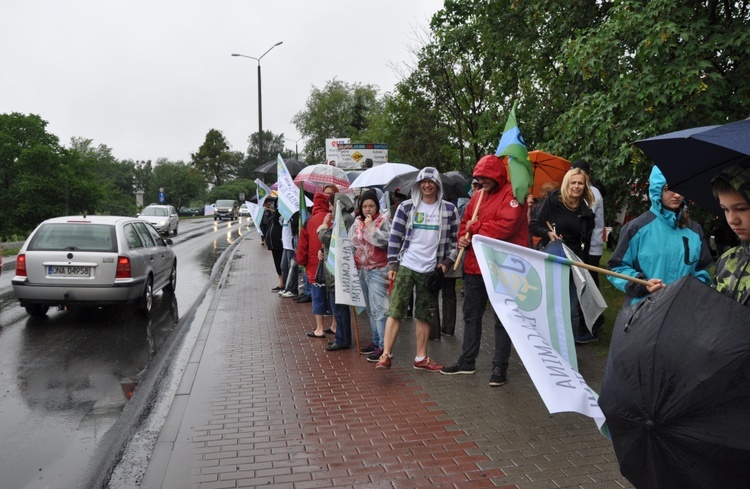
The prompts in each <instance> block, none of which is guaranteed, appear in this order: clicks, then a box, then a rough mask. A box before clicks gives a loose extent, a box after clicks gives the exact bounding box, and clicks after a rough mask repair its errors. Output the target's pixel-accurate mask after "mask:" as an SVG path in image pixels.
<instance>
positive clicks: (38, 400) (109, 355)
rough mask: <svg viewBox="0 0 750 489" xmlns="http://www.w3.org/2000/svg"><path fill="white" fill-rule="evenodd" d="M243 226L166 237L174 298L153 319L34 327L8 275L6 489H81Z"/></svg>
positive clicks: (95, 317)
mask: <svg viewBox="0 0 750 489" xmlns="http://www.w3.org/2000/svg"><path fill="white" fill-rule="evenodd" d="M248 221H249V220H248V219H247V218H242V219H241V221H240V223H237V222H233V223H232V222H228V221H223V222H215V221H213V219H211V218H204V219H193V220H183V221H181V222H180V228H179V234H178V235H177V236H175V237H172V240H173V247H174V249H175V253H176V254H177V260H178V265H177V291H176V293H175V294H172V295H169V294H164V293H160V294H159V295H158V296H156V298H155V304H154V311H153V314H152V315H151V317H150V318H149V319H144V318H141V317H138V315H136V314H131V313H130V312H129V311H128V310H123V309H119V308H107V309H101V310H88V311H87V310H83V311H56V310H50V311H49V313H48V315H47V317H46V318H41V319H40V318H30V317H29V316H28V315H27V314H26V311H25V310H24V309H23V308H21V307H20V306H19V305H18V302H17V301H16V300H15V297H14V296H13V292H12V289H11V287H10V279H11V277H12V275H13V272H9V271H4V272H3V274H2V276H0V434H2V436H1V437H0V474H2V482H0V485H2V487H13V488H37V487H38V488H47V487H49V488H53V487H61V488H62V487H76V486H77V485H78V484H77V482H80V480H81V478H82V477H83V475H84V471H85V470H86V468H87V466H88V463H89V461H90V459H91V458H92V456H93V454H94V451H95V450H96V447H97V443H98V442H99V441H100V440H101V439H102V437H103V436H104V434H105V433H106V432H107V430H108V429H109V428H110V427H112V425H113V424H114V423H115V422H116V421H117V419H118V417H119V415H120V413H121V411H122V408H123V406H124V405H125V404H126V403H127V401H128V399H129V398H130V396H131V395H133V391H134V388H135V386H136V385H137V382H138V379H139V378H140V377H141V376H143V375H144V374H145V372H146V370H147V369H148V367H149V361H150V360H151V359H152V358H153V356H154V355H155V353H156V352H157V351H158V350H159V348H162V347H166V345H167V342H168V339H169V338H170V334H171V333H173V331H174V329H175V327H176V326H177V321H178V318H179V312H180V311H182V312H183V313H184V312H185V311H187V310H188V309H190V308H191V307H192V306H193V304H194V303H195V301H196V299H198V297H199V295H200V292H201V290H202V289H203V287H204V285H205V284H206V281H207V280H208V279H209V277H210V275H211V271H212V268H213V265H214V263H215V262H216V259H217V258H218V257H219V255H220V254H221V253H222V251H224V250H225V249H227V247H229V245H230V244H231V243H232V242H233V241H234V240H236V239H237V238H238V237H239V236H241V235H242V234H245V233H249V232H251V231H252V228H251V227H250V225H249V222H248ZM252 232H254V231H252ZM183 323H184V322H183ZM187 326H188V325H186V324H180V327H182V328H184V327H187ZM135 395H138V394H135Z"/></svg>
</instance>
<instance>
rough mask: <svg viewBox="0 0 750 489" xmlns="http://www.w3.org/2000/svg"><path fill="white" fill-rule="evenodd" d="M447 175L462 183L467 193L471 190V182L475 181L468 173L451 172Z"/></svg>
mask: <svg viewBox="0 0 750 489" xmlns="http://www.w3.org/2000/svg"><path fill="white" fill-rule="evenodd" d="M445 174H446V175H448V176H449V177H451V178H454V179H456V180H458V181H459V182H461V183H462V184H463V186H464V188H465V189H466V192H467V193H468V192H469V191H470V190H471V181H472V180H473V179H474V177H472V176H471V175H469V174H468V173H464V172H462V171H458V170H451V171H447V172H445Z"/></svg>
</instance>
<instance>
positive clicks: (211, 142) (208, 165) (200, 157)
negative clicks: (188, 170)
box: [191, 129, 241, 186]
mask: <svg viewBox="0 0 750 489" xmlns="http://www.w3.org/2000/svg"><path fill="white" fill-rule="evenodd" d="M191 157H192V162H191V164H192V165H193V166H194V167H195V168H196V169H197V170H198V171H200V172H201V173H203V175H204V176H205V177H206V180H207V181H209V182H211V183H212V184H214V185H217V186H219V185H221V184H223V183H224V182H226V181H228V180H231V179H232V178H234V177H235V175H236V174H235V173H234V172H235V171H236V169H237V167H238V166H239V162H238V161H237V155H236V154H233V152H231V151H230V150H229V143H228V142H227V140H226V138H225V137H224V135H223V134H222V133H221V132H220V131H218V130H216V129H211V130H210V131H208V133H207V134H206V140H205V141H204V142H203V144H202V145H201V147H200V148H199V149H198V152H197V153H193V154H192V155H191ZM240 158H241V155H240Z"/></svg>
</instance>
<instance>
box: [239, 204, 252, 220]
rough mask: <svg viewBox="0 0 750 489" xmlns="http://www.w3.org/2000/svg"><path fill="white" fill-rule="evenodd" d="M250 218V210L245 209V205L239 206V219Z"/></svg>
mask: <svg viewBox="0 0 750 489" xmlns="http://www.w3.org/2000/svg"><path fill="white" fill-rule="evenodd" d="M249 216H250V209H248V208H247V204H242V205H241V206H240V217H249Z"/></svg>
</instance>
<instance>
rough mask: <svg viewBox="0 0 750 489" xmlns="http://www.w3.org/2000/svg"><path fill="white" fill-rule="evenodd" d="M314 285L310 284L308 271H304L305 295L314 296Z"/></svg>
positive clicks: (303, 289) (303, 287)
mask: <svg viewBox="0 0 750 489" xmlns="http://www.w3.org/2000/svg"><path fill="white" fill-rule="evenodd" d="M311 289H312V285H310V279H309V278H307V273H304V272H302V293H303V294H305V295H309V296H312V290H311Z"/></svg>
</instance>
